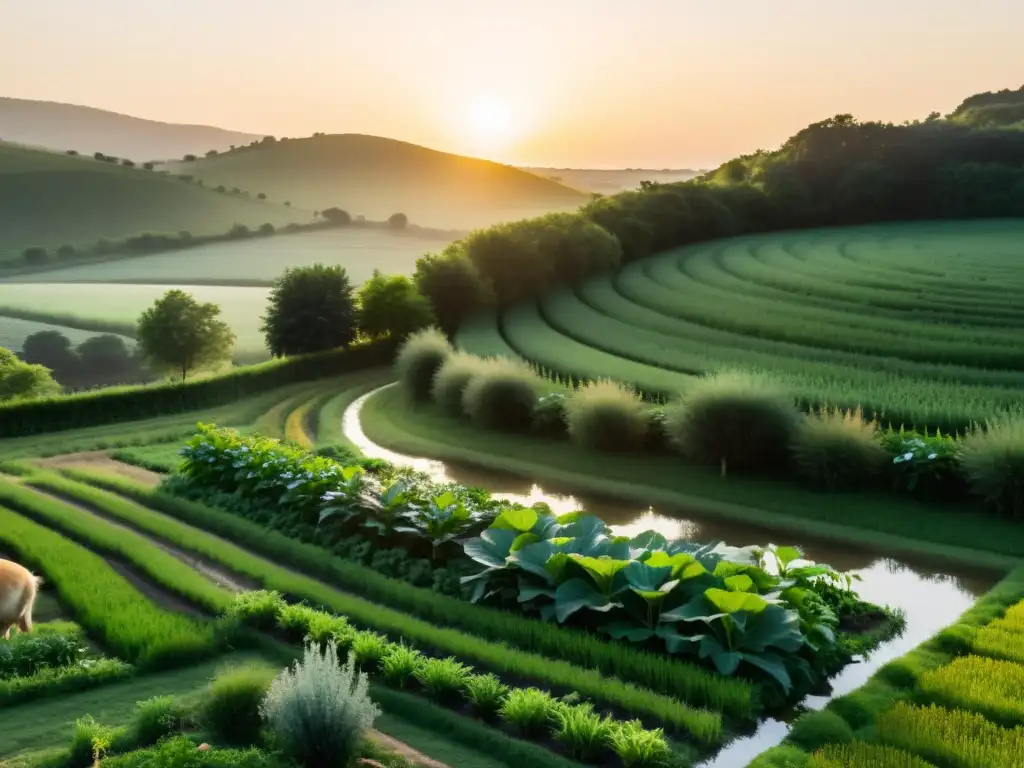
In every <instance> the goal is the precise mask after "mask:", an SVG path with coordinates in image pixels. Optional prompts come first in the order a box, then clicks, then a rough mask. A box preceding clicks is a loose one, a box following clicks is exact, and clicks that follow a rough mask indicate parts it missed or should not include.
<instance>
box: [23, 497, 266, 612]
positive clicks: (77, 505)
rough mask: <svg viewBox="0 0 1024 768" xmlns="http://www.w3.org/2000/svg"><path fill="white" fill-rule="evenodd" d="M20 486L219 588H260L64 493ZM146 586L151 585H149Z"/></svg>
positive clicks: (253, 582)
mask: <svg viewBox="0 0 1024 768" xmlns="http://www.w3.org/2000/svg"><path fill="white" fill-rule="evenodd" d="M22 487H23V488H26V489H27V490H30V491H32V492H33V493H36V494H38V495H39V496H42V497H44V498H47V499H51V500H54V501H59V502H60V503H62V504H64V505H66V506H69V507H71V508H73V509H76V510H78V511H79V512H81V513H82V514H85V515H90V516H91V517H96V518H99V519H100V520H103V521H104V522H106V523H108V524H109V525H112V526H114V527H115V528H119V529H120V530H122V531H128V532H129V533H134V534H135V535H136V536H141V537H142V538H144V539H145V540H146V541H148V542H149V543H150V544H152V545H153V546H154V547H157V548H158V549H161V550H163V551H164V552H166V553H167V554H169V555H170V556H171V557H173V558H175V559H176V560H180V561H181V562H183V563H185V565H187V566H189V567H190V568H192V569H193V570H194V571H196V572H197V573H199V574H200V575H202V576H204V577H205V578H207V579H209V580H210V581H212V582H213V583H214V584H216V585H217V586H219V587H223V588H224V589H227V590H230V591H232V592H247V591H249V590H253V589H260V586H259V585H258V584H257V583H256V582H255V581H252V580H251V579H246V578H245V577H243V576H237V575H235V574H233V573H230V572H228V571H226V570H224V569H223V568H220V567H218V566H216V565H214V564H212V563H210V562H208V561H206V560H203V559H202V558H200V557H197V556H196V555H193V554H192V553H190V552H186V551H185V550H183V549H178V548H177V547H175V546H172V545H171V544H168V543H167V542H165V541H163V540H161V539H158V538H154V537H153V536H150V535H148V534H146V533H144V532H142V531H139V530H137V529H135V528H132V527H131V526H130V525H126V524H124V523H122V522H119V521H118V520H115V519H113V518H110V517H108V516H107V515H104V514H103V513H101V512H99V511H98V510H96V509H93V508H92V507H90V506H88V505H86V504H84V503H83V502H81V501H79V500H78V499H72V498H69V497H67V496H62V495H61V494H58V493H52V492H50V491H44V490H41V489H39V488H35V487H33V486H31V485H23V486H22ZM124 501H126V502H128V503H133V502H131V501H130V500H129V499H124ZM126 578H127V576H126ZM136 578H138V577H136ZM136 586H137V585H136ZM150 586H151V587H152V585H150Z"/></svg>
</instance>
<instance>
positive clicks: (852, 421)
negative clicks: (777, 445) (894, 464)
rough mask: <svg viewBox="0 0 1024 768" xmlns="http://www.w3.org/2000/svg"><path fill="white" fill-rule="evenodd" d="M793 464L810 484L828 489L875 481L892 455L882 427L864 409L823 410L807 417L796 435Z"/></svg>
mask: <svg viewBox="0 0 1024 768" xmlns="http://www.w3.org/2000/svg"><path fill="white" fill-rule="evenodd" d="M792 450H793V467H794V469H795V470H796V473H797V475H798V476H799V477H800V479H801V480H803V481H804V482H805V483H807V484H808V485H810V486H813V487H815V488H822V489H824V490H828V491H840V490H852V489H855V488H858V487H863V486H865V485H870V484H872V483H873V482H874V481H875V480H876V479H877V478H878V476H879V475H880V474H881V472H882V470H883V468H884V467H885V464H886V461H887V459H888V458H889V455H888V454H887V453H886V451H885V449H884V448H882V445H881V443H880V442H879V440H878V428H877V425H876V424H875V423H874V422H872V421H867V420H865V419H864V416H863V414H862V412H861V410H860V409H859V408H858V409H857V410H855V411H842V410H840V409H830V410H822V411H819V412H817V413H812V414H810V415H808V416H806V417H805V418H804V419H803V420H802V421H801V422H800V424H799V426H798V427H797V429H796V434H795V435H794V438H793V449H792Z"/></svg>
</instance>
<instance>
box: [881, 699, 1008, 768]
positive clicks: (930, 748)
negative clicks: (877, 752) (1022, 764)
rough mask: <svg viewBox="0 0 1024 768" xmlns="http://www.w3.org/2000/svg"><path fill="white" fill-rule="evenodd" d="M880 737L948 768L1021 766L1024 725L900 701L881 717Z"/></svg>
mask: <svg viewBox="0 0 1024 768" xmlns="http://www.w3.org/2000/svg"><path fill="white" fill-rule="evenodd" d="M876 729H877V734H878V740H879V741H881V742H884V743H886V744H890V745H892V746H894V747H900V748H901V749H906V750H908V751H910V752H916V753H917V754H919V755H921V756H922V757H924V758H926V759H928V760H932V761H934V762H936V763H941V764H942V765H943V766H948V768H1001V767H1002V766H1011V765H1019V759H1020V756H1021V755H1024V728H1002V727H1000V726H998V725H996V724H994V723H992V722H989V721H988V720H986V719H985V718H984V717H983V716H982V715H979V714H977V713H974V712H967V711H965V710H962V709H943V708H942V707H936V706H929V707H915V706H913V705H912V704H908V703H907V702H904V701H900V702H897V703H896V705H895V706H894V707H893V708H892V709H891V710H889V711H888V712H886V713H884V714H882V715H880V716H879V718H878V722H877V724H876Z"/></svg>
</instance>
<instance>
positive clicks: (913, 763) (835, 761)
mask: <svg viewBox="0 0 1024 768" xmlns="http://www.w3.org/2000/svg"><path fill="white" fill-rule="evenodd" d="M856 766H871V768H935V766H934V765H932V764H931V763H929V762H928V761H927V760H923V759H921V758H920V757H918V756H917V755H912V754H910V753H909V752H904V751H903V750H901V749H896V748H894V747H887V746H885V745H884V744H870V743H868V742H865V741H854V742H851V743H850V744H829V745H827V746H825V747H823V748H822V749H820V750H818V751H817V752H815V753H814V754H813V755H811V756H810V757H809V758H808V760H807V768H855V767H856Z"/></svg>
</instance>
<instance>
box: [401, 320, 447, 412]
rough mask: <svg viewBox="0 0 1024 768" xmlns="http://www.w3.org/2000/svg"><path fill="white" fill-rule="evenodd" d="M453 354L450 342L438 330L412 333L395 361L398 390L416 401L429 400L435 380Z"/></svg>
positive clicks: (429, 329) (428, 329) (430, 329)
mask: <svg viewBox="0 0 1024 768" xmlns="http://www.w3.org/2000/svg"><path fill="white" fill-rule="evenodd" d="M453 352H454V350H453V349H452V345H451V344H449V343H448V339H447V338H446V337H445V335H444V334H443V333H441V332H440V331H438V330H437V329H436V328H426V329H424V330H421V331H417V332H416V333H413V334H412V335H410V336H409V337H408V338H407V339H406V340H405V341H404V342H403V343H402V346H401V347H399V349H398V355H397V356H396V357H395V373H396V374H397V376H398V383H399V386H401V387H402V389H403V390H405V392H406V393H407V394H408V395H409V396H410V397H412V398H413V399H414V400H418V401H424V400H426V399H427V398H429V397H430V390H431V387H432V386H433V383H434V376H435V375H436V374H437V372H438V370H439V369H440V368H441V366H442V365H443V364H444V363H445V361H446V360H448V358H450V357H451V356H452V354H453Z"/></svg>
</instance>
